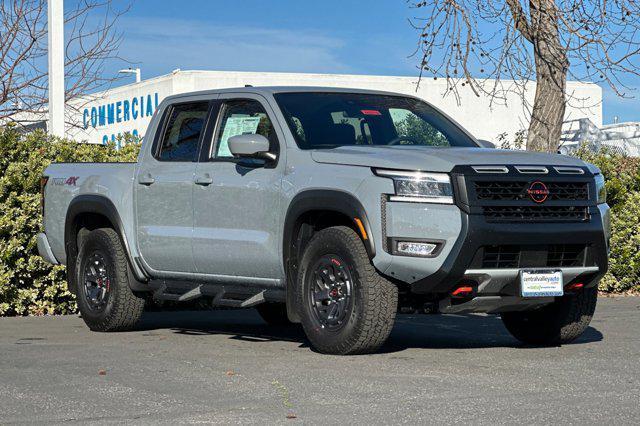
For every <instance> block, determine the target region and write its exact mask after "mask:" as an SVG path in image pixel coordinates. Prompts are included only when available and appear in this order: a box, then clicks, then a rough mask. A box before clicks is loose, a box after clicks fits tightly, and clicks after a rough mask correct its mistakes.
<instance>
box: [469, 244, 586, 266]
mask: <svg viewBox="0 0 640 426" xmlns="http://www.w3.org/2000/svg"><path fill="white" fill-rule="evenodd" d="M586 259H587V246H586V245H584V244H552V245H492V246H483V247H481V248H480V249H478V251H477V253H476V255H475V257H474V259H473V262H472V266H471V267H472V268H483V269H505V268H539V267H549V268H559V267H572V266H585V263H586V262H587V261H586Z"/></svg>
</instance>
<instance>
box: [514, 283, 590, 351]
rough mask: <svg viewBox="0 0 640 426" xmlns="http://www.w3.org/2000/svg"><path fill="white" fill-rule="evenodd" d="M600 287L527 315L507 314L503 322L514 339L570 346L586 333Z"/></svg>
mask: <svg viewBox="0 0 640 426" xmlns="http://www.w3.org/2000/svg"><path fill="white" fill-rule="evenodd" d="M597 300H598V288H597V287H592V288H587V289H584V290H582V291H580V292H578V293H572V294H567V295H564V296H562V297H560V298H558V299H557V300H556V301H555V302H553V303H552V304H550V305H548V306H545V307H543V308H540V309H537V310H534V311H526V312H505V313H503V314H502V321H503V322H504V325H505V327H506V328H507V330H509V332H510V333H511V335H513V337H515V338H516V339H518V340H520V341H521V342H523V343H528V344H533V345H560V344H564V343H569V342H571V341H573V340H575V339H577V338H578V337H580V336H581V335H582V333H584V331H585V330H586V329H587V327H588V326H589V323H590V322H591V318H592V317H593V314H594V312H595V310H596V302H597Z"/></svg>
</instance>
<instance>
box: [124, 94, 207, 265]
mask: <svg viewBox="0 0 640 426" xmlns="http://www.w3.org/2000/svg"><path fill="white" fill-rule="evenodd" d="M209 107H210V103H209V102H208V101H197V102H185V103H180V104H176V105H173V106H170V107H169V108H167V110H166V111H165V112H164V114H165V116H164V119H163V125H162V128H161V130H160V132H161V134H160V135H159V137H158V138H157V142H156V143H155V144H154V145H155V146H157V149H152V151H154V152H152V153H151V154H152V155H151V156H148V157H146V158H144V160H143V161H142V162H141V166H140V168H139V170H138V174H137V176H136V182H135V191H136V219H137V237H138V238H137V241H138V248H139V250H140V254H141V256H142V259H143V260H144V261H145V262H146V263H147V265H148V266H150V267H151V268H153V269H154V270H156V271H171V272H174V271H175V272H195V264H194V262H193V251H192V243H191V239H192V235H193V181H194V173H195V169H196V164H197V163H196V161H197V158H198V152H199V149H200V144H201V139H202V138H201V136H202V133H203V131H204V126H205V122H206V118H207V114H208V112H209Z"/></svg>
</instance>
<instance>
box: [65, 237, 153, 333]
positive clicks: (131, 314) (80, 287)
mask: <svg viewBox="0 0 640 426" xmlns="http://www.w3.org/2000/svg"><path fill="white" fill-rule="evenodd" d="M74 274H75V283H76V286H77V293H76V294H77V303H78V308H79V310H80V313H81V314H82V319H83V320H84V322H85V323H86V324H87V325H88V326H89V328H90V329H91V330H93V331H119V330H127V329H130V328H132V327H133V326H134V325H135V324H136V323H137V322H138V320H139V319H140V317H141V316H142V311H143V310H144V304H145V301H144V299H143V298H141V297H138V296H136V295H135V294H134V293H133V292H132V291H131V288H130V287H129V275H128V274H129V272H128V260H127V257H126V255H125V252H124V249H123V247H122V244H121V243H120V238H118V234H117V233H116V232H115V231H114V230H113V229H110V228H102V229H97V230H95V231H91V232H90V233H89V234H87V235H86V236H85V237H84V238H83V239H82V244H81V246H80V250H79V253H78V258H77V261H76V264H75V271H74Z"/></svg>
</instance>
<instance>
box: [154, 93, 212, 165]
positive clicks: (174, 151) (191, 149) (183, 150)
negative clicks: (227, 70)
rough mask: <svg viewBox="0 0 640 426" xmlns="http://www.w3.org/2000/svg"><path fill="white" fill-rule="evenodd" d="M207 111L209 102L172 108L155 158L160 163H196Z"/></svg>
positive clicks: (190, 103) (184, 104) (178, 105)
mask: <svg viewBox="0 0 640 426" xmlns="http://www.w3.org/2000/svg"><path fill="white" fill-rule="evenodd" d="M208 110H209V102H189V103H183V104H177V105H174V106H172V107H171V109H170V111H169V112H168V114H169V115H168V117H167V120H168V121H167V125H166V126H165V131H164V134H163V136H162V138H161V140H160V141H161V142H160V147H159V150H158V154H157V157H156V158H157V159H158V160H160V161H196V159H197V158H198V147H199V143H200V137H201V135H202V131H203V128H204V123H205V120H206V118H207V112H208Z"/></svg>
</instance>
